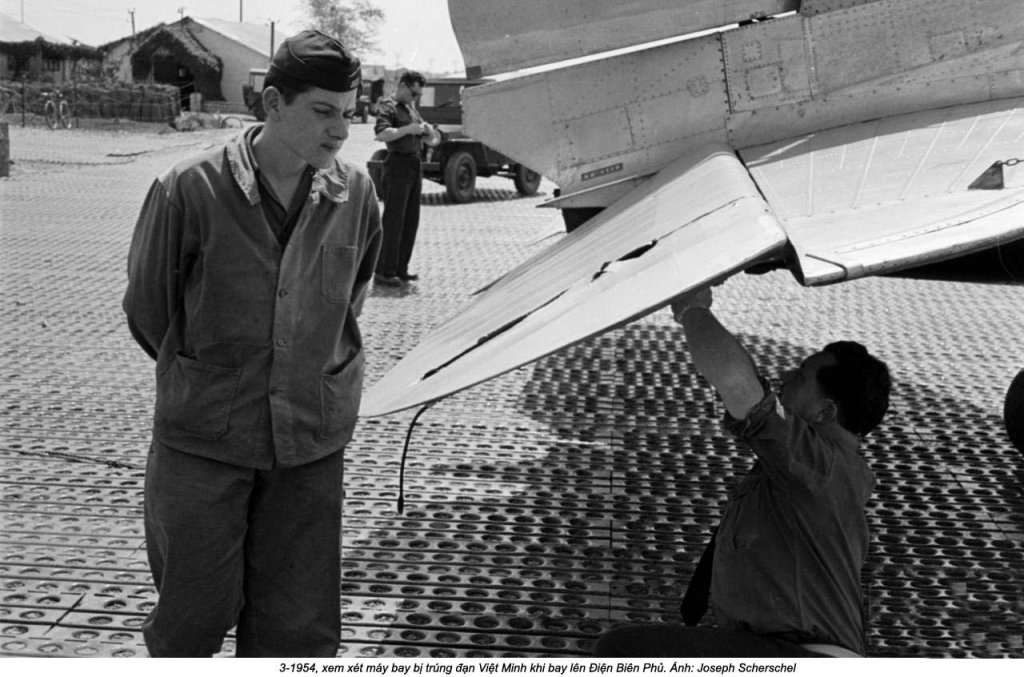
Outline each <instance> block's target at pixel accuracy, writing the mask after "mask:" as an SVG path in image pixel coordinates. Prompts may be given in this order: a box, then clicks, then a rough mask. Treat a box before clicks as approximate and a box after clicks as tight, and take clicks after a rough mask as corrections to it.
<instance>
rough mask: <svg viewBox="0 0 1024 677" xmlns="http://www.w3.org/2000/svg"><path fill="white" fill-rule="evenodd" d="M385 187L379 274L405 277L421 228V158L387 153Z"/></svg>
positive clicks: (384, 174) (383, 181) (378, 264)
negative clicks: (417, 232)
mask: <svg viewBox="0 0 1024 677" xmlns="http://www.w3.org/2000/svg"><path fill="white" fill-rule="evenodd" d="M381 183H382V184H383V187H384V195H382V196H381V197H382V198H383V199H384V214H383V215H382V216H381V225H382V226H383V229H384V241H383V243H382V246H381V251H380V257H379V258H378V259H377V272H378V273H381V274H382V275H405V274H407V273H408V272H409V260H410V259H411V258H412V250H413V247H414V246H415V245H416V231H417V230H419V227H420V194H421V193H422V190H423V172H422V169H421V167H420V158H419V156H418V155H413V154H408V155H403V154H400V153H392V152H388V156H387V158H386V159H385V160H384V169H383V173H382V174H381Z"/></svg>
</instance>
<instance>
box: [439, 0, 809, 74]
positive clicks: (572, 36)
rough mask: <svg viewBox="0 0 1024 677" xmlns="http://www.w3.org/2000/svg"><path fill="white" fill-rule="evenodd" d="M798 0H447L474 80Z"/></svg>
mask: <svg viewBox="0 0 1024 677" xmlns="http://www.w3.org/2000/svg"><path fill="white" fill-rule="evenodd" d="M799 5H800V2H799V0H587V1H586V2H580V0H515V2H509V1H508V0H448V13H449V16H450V17H451V22H452V28H453V29H454V30H455V36H456V38H457V39H458V41H459V46H460V48H461V50H462V56H463V59H464V60H465V63H466V75H467V77H469V78H472V79H476V78H479V77H482V76H487V75H495V74H498V73H508V72H512V71H517V70H522V69H524V68H530V67H533V66H541V65H545V64H550V63H556V62H559V61H566V60H569V59H575V58H579V57H585V56H590V55H592V54H599V53H601V52H607V51H611V50H615V49H620V48H625V47H631V46H633V45H640V44H644V43H647V42H654V41H657V40H662V39H666V38H672V37H676V36H682V35H686V34H688V33H695V32H698V31H702V30H706V29H711V28H719V27H721V26H726V25H729V24H734V23H738V22H740V21H746V20H748V19H751V18H756V17H766V16H773V15H776V14H781V13H784V12H789V11H795V10H796V9H797V8H798V7H799Z"/></svg>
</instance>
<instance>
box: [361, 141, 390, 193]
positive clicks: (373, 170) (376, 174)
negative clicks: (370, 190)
mask: <svg viewBox="0 0 1024 677" xmlns="http://www.w3.org/2000/svg"><path fill="white" fill-rule="evenodd" d="M387 156H388V152H387V151H386V150H384V149H383V148H381V149H379V150H375V151H373V155H371V156H370V161H369V162H367V163H366V171H367V173H369V175H370V180H371V181H373V187H374V189H375V190H376V191H377V198H378V199H381V200H383V199H384V158H386V157H387Z"/></svg>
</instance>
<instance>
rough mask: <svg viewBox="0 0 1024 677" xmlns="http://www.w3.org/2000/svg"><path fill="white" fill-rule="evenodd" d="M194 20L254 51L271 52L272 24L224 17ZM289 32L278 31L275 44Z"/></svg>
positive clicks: (278, 43)
mask: <svg viewBox="0 0 1024 677" xmlns="http://www.w3.org/2000/svg"><path fill="white" fill-rule="evenodd" d="M192 21H193V22H195V23H197V24H199V25H200V26H204V27H206V28H209V29H210V30H212V31H216V32H218V33H220V34H221V35H223V36H224V37H226V38H229V39H231V40H234V41H235V42H237V43H239V44H241V45H245V46H246V47H248V48H249V49H251V50H253V51H254V52H258V53H260V54H267V55H269V54H270V25H269V24H257V23H245V22H241V21H227V20H224V19H196V18H192ZM286 37H288V36H287V34H284V33H282V32H280V31H277V32H276V33H275V35H274V46H275V47H276V46H277V45H280V44H281V41H282V40H284V39H285V38H286Z"/></svg>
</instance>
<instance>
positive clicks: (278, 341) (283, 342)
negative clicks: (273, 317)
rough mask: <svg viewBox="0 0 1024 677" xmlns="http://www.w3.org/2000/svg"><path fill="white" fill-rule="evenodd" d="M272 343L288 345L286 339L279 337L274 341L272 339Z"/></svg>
mask: <svg viewBox="0 0 1024 677" xmlns="http://www.w3.org/2000/svg"><path fill="white" fill-rule="evenodd" d="M274 343H276V344H277V345H278V347H281V348H284V347H285V346H286V345H288V339H283V338H279V339H277V340H276V341H274Z"/></svg>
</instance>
